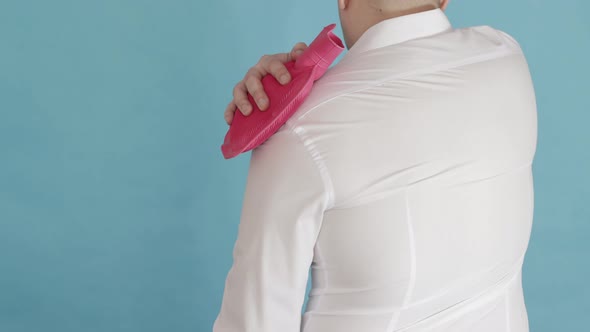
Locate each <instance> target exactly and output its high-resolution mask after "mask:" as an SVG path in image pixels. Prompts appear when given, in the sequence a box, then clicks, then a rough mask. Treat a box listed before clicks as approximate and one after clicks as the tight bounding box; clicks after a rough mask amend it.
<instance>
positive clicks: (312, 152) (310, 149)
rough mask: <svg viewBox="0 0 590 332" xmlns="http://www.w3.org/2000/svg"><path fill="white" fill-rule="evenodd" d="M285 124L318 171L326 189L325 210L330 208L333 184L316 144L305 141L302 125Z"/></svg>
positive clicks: (332, 199)
mask: <svg viewBox="0 0 590 332" xmlns="http://www.w3.org/2000/svg"><path fill="white" fill-rule="evenodd" d="M285 126H286V128H287V130H289V132H291V133H292V134H293V135H294V136H295V137H297V138H298V139H299V141H300V142H301V144H302V146H303V148H304V149H305V151H306V152H307V154H308V156H309V157H310V158H311V160H312V161H313V162H314V164H315V165H316V168H317V170H318V172H319V173H320V177H321V178H322V182H323V183H324V188H325V190H326V210H328V209H331V208H333V207H334V185H333V183H332V177H331V176H330V173H329V172H328V168H327V166H326V163H325V162H324V160H323V159H322V158H321V156H320V154H319V152H318V150H317V148H316V146H315V144H314V143H312V142H310V141H309V140H308V141H306V140H305V139H304V138H303V137H302V135H304V134H305V129H304V128H303V127H297V128H295V127H294V126H293V125H292V124H291V123H289V122H286V123H285Z"/></svg>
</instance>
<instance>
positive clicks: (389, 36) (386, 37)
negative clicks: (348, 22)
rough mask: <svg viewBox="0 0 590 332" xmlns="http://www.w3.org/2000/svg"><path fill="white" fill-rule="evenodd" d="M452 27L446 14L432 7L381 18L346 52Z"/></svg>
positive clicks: (427, 34)
mask: <svg viewBox="0 0 590 332" xmlns="http://www.w3.org/2000/svg"><path fill="white" fill-rule="evenodd" d="M450 29H452V26H451V23H450V22H449V19H448V18H447V16H446V14H445V13H444V12H443V11H442V10H441V9H440V8H437V9H433V10H428V11H424V12H419V13H415V14H409V15H404V16H398V17H394V18H390V19H386V20H383V21H381V22H379V23H377V24H375V25H373V26H371V27H370V28H369V29H367V31H365V32H364V33H363V34H362V35H361V37H360V38H359V39H358V40H357V41H356V43H354V45H352V47H351V48H350V49H349V50H348V52H347V53H346V54H347V55H348V54H358V53H363V52H366V51H370V50H373V49H376V48H380V47H384V46H389V45H393V44H399V43H402V42H404V41H408V40H411V39H416V38H422V37H426V36H430V35H434V34H437V33H441V32H444V31H447V30H450Z"/></svg>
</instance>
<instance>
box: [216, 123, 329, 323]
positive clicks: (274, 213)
mask: <svg viewBox="0 0 590 332" xmlns="http://www.w3.org/2000/svg"><path fill="white" fill-rule="evenodd" d="M324 183H325V182H324V178H323V177H322V174H321V172H320V168H319V167H318V165H317V164H316V163H315V160H314V157H313V156H312V154H310V153H309V151H308V149H307V148H306V146H305V145H304V143H303V141H301V140H300V138H299V136H298V135H297V133H295V132H294V131H293V130H292V129H291V128H288V127H286V126H283V127H281V129H279V131H277V132H276V133H275V134H274V135H273V136H271V137H270V138H269V139H268V140H267V141H266V142H264V143H263V144H262V145H260V146H258V147H257V148H255V149H254V150H252V155H251V159H250V166H249V173H248V177H247V182H246V190H245V194H244V195H245V196H244V200H243V206H242V211H241V217H240V224H239V227H238V235H237V239H236V242H235V245H234V248H233V264H232V266H231V268H230V270H229V272H228V275H227V277H226V280H225V289H224V293H223V299H222V304H221V309H220V312H219V314H218V316H217V318H216V320H215V322H214V323H213V332H299V331H300V324H301V310H302V305H303V302H304V296H305V291H306V287H307V279H308V275H309V267H310V264H311V262H312V259H313V251H314V250H313V249H314V246H315V242H316V239H317V236H318V234H319V231H320V227H321V224H322V220H323V214H324V211H325V210H326V209H327V207H328V205H329V204H330V195H329V191H328V190H327V186H326V185H325V184H324Z"/></svg>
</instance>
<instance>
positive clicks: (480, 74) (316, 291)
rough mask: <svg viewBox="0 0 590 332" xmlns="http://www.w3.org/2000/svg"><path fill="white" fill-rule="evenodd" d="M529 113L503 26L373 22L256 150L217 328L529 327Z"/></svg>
mask: <svg viewBox="0 0 590 332" xmlns="http://www.w3.org/2000/svg"><path fill="white" fill-rule="evenodd" d="M271 102H272V101H271ZM536 112H537V111H536V103H535V94H534V90H533V85H532V82H531V77H530V73H529V69H528V65H527V62H526V59H525V57H524V56H523V53H522V51H521V48H520V47H519V45H518V43H517V42H516V41H515V40H514V39H513V38H512V37H510V36H509V35H507V34H506V33H504V32H501V31H498V30H496V29H493V28H491V27H489V26H477V27H470V28H463V29H454V28H452V26H451V24H450V23H449V21H448V19H447V17H446V15H445V14H444V12H443V11H442V10H440V9H436V10H430V11H426V12H421V13H417V14H412V15H407V16H402V17H397V18H393V19H388V20H385V21H382V22H380V23H378V24H376V25H374V26H373V27H371V28H370V29H368V30H367V31H366V32H365V33H364V34H363V35H362V36H361V38H360V39H359V40H358V41H357V42H356V43H355V44H354V46H353V47H352V48H351V49H350V50H349V51H348V53H346V54H345V56H344V57H343V58H342V60H341V61H340V62H339V63H338V64H336V65H335V66H333V67H332V68H330V69H329V70H328V71H327V72H326V74H325V75H324V76H323V77H322V78H321V79H320V80H319V81H317V82H316V83H315V86H314V88H313V90H312V92H311V94H310V95H309V97H308V98H307V99H306V101H305V102H304V103H303V105H302V106H301V107H300V108H299V109H298V110H297V112H296V113H295V115H294V116H293V117H292V118H290V119H289V121H288V122H287V123H286V124H285V125H284V126H282V127H281V128H280V129H279V131H278V132H277V133H276V134H275V135H273V136H272V137H271V138H270V139H269V140H267V141H266V142H265V143H264V144H262V145H260V146H259V147H258V148H256V149H254V150H253V151H252V154H251V160H250V168H249V174H248V179H247V185H246V190H245V197H244V201H243V208H242V214H241V220H240V225H239V228H238V236H237V240H236V243H235V246H234V251H233V265H232V267H231V269H230V270H229V273H228V275H227V278H226V281H225V290H224V294H223V301H222V305H221V310H220V312H219V315H218V317H217V318H216V320H215V322H214V324H213V331H214V332H298V331H303V332H394V331H404V332H418V331H429V332H442V331H445V332H508V331H510V332H526V331H528V330H529V327H528V325H529V324H528V316H527V310H526V306H525V301H524V297H523V291H522V264H523V259H524V255H525V252H526V250H527V247H528V242H529V237H530V233H531V226H532V220H533V207H534V193H533V177H532V162H533V157H534V155H535V150H536V143H537V113H536ZM310 267H311V273H312V289H311V291H310V294H309V299H308V304H307V307H306V308H305V313H304V314H303V315H301V311H302V309H303V308H302V304H303V303H304V296H305V291H306V284H307V279H308V274H309V269H310Z"/></svg>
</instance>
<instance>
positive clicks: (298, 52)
mask: <svg viewBox="0 0 590 332" xmlns="http://www.w3.org/2000/svg"><path fill="white" fill-rule="evenodd" d="M301 53H303V50H297V51H295V54H297V55H301Z"/></svg>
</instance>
